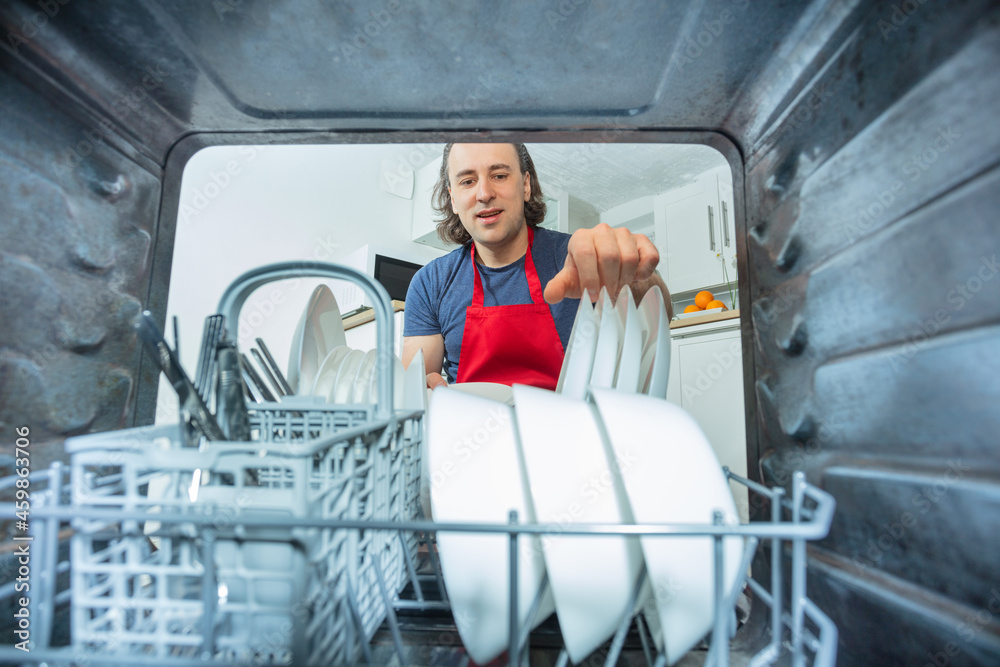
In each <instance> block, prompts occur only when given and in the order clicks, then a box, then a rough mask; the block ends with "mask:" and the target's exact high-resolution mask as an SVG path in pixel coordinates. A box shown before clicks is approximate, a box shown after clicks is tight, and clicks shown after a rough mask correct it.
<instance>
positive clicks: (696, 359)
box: [667, 319, 749, 522]
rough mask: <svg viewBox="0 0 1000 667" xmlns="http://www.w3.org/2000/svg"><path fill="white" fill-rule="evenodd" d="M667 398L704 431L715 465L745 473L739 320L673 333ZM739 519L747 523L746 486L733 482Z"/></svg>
mask: <svg viewBox="0 0 1000 667" xmlns="http://www.w3.org/2000/svg"><path fill="white" fill-rule="evenodd" d="M670 353H671V356H670V358H671V363H670V377H669V380H668V384H667V400H669V401H672V402H673V403H676V404H678V405H680V406H681V407H683V408H684V409H685V410H687V411H688V412H689V413H691V415H692V416H693V417H694V419H695V421H697V422H698V425H699V426H701V428H702V430H703V431H704V432H705V436H706V437H707V438H708V441H709V442H710V443H711V445H712V449H713V450H714V451H715V454H716V456H718V458H719V462H720V463H721V464H722V465H725V466H729V469H730V470H732V471H733V472H734V473H736V474H737V475H741V476H744V477H745V476H746V474H747V450H746V442H747V440H746V422H745V418H744V415H745V410H744V401H743V354H742V348H741V340H740V326H739V320H738V319H737V320H725V321H723V322H717V323H713V324H703V325H696V326H691V327H684V328H679V329H674V330H673V331H672V335H671V341H670ZM731 488H732V489H733V493H734V495H735V497H736V506H737V508H738V509H739V512H740V518H741V519H742V520H743V521H744V522H746V521H747V520H748V519H749V505H748V502H747V500H748V499H747V493H746V487H741V486H737V485H735V484H731Z"/></svg>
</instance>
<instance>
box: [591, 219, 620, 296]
mask: <svg viewBox="0 0 1000 667" xmlns="http://www.w3.org/2000/svg"><path fill="white" fill-rule="evenodd" d="M594 232H595V234H594V247H595V249H596V251H597V266H598V270H599V271H600V284H601V285H604V286H605V287H607V288H608V292H609V293H610V294H611V298H612V299H614V298H615V297H617V296H618V288H619V285H620V284H621V266H622V255H621V250H620V249H619V247H618V236H617V234H616V233H615V230H613V229H612V228H611V227H609V226H607V225H600V226H598V227H595V228H594Z"/></svg>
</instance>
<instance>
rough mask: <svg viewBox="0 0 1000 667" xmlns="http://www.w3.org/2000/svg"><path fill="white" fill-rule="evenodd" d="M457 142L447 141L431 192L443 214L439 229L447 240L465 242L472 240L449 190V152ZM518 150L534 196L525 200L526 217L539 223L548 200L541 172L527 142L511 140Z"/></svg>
mask: <svg viewBox="0 0 1000 667" xmlns="http://www.w3.org/2000/svg"><path fill="white" fill-rule="evenodd" d="M454 145H455V144H453V143H452V144H447V145H446V146H445V147H444V159H443V160H441V173H440V175H439V176H438V182H437V183H436V184H435V185H434V193H433V194H432V195H431V202H432V204H433V207H434V210H435V211H437V213H438V215H439V216H440V217H439V218H438V220H437V233H438V236H439V237H441V240H442V241H444V242H445V243H455V244H457V245H463V244H465V243H467V242H468V241H471V240H472V237H471V236H469V232H467V231H465V227H463V226H462V220H461V219H460V218H459V217H458V214H457V213H455V211H454V210H452V207H451V194H450V193H449V192H448V156H449V155H451V147H452V146H454ZM511 145H512V146H513V147H514V151H515V152H516V153H517V162H518V167H519V168H520V169H521V173H522V174H528V175H529V176H530V177H531V196H530V198H529V199H528V201H526V202H524V219H525V221H526V222H527V223H528V224H529V225H530V226H532V227H537V226H538V225H539V224H541V222H542V220H544V219H545V200H544V199H542V186H541V185H540V184H539V183H538V174H537V173H535V163H534V162H532V161H531V156H530V155H528V149H527V148H526V147H525V145H524V144H511Z"/></svg>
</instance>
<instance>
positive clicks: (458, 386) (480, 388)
mask: <svg viewBox="0 0 1000 667" xmlns="http://www.w3.org/2000/svg"><path fill="white" fill-rule="evenodd" d="M448 387H449V388H450V389H454V390H455V391H461V392H463V393H466V394H472V395H473V396H479V397H480V398H488V399H490V400H491V401H498V402H500V403H506V404H507V405H514V391H513V390H512V389H511V388H510V387H509V386H508V385H505V384H499V383H497V382H456V383H455V384H450V385H448Z"/></svg>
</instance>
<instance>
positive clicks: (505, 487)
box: [411, 364, 553, 665]
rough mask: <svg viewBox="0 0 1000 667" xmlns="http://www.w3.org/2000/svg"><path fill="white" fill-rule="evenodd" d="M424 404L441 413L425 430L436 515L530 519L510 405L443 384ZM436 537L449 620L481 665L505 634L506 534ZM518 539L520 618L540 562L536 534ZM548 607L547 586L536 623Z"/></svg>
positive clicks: (536, 586)
mask: <svg viewBox="0 0 1000 667" xmlns="http://www.w3.org/2000/svg"><path fill="white" fill-rule="evenodd" d="M412 367H413V366H412V364H411V368H412ZM430 412H431V414H432V415H446V416H447V417H446V418H434V419H431V420H430V421H429V422H428V424H427V430H426V433H427V441H426V445H427V448H426V450H425V451H426V453H427V458H428V460H429V469H430V471H431V473H430V478H431V505H432V507H433V510H434V519H435V520H436V521H457V522H470V521H475V522H489V523H506V522H507V520H508V514H509V512H510V510H512V509H513V510H517V512H518V517H519V520H520V521H522V522H524V523H528V522H534V520H535V517H534V513H533V512H532V510H531V503H530V501H529V498H528V493H527V490H526V488H525V485H524V482H523V478H522V474H521V463H520V458H519V456H518V445H517V431H516V429H515V428H514V419H513V411H512V410H511V408H510V407H509V406H507V405H504V404H503V403H498V402H496V401H491V400H489V399H485V398H481V397H479V396H472V395H470V394H465V393H462V392H460V391H455V390H454V389H453V388H450V387H442V388H439V389H435V390H434V393H433V395H432V397H431V405H430ZM437 541H438V553H439V556H440V558H441V570H442V574H443V575H444V581H445V586H446V588H447V590H448V597H449V599H450V600H451V607H452V613H453V614H454V618H455V625H456V626H457V628H458V632H459V635H460V636H461V638H462V642H463V643H464V644H465V648H466V650H467V651H468V653H469V656H470V657H471V658H472V659H473V660H474V661H475V662H476V663H477V664H480V665H484V664H486V663H488V662H490V661H491V660H493V659H494V658H496V657H497V656H498V655H500V653H502V652H503V651H504V649H506V648H507V643H508V640H509V627H510V620H509V612H510V606H509V590H508V587H509V583H510V579H509V576H510V575H509V572H508V562H507V561H508V552H509V549H508V538H507V536H506V535H501V534H494V535H490V534H475V533H449V532H439V533H438V534H437ZM519 545H520V553H519V557H518V614H519V619H520V623H524V622H526V619H527V615H528V611H529V609H530V607H531V603H532V601H533V600H534V599H535V596H536V595H537V594H538V592H539V590H540V588H541V583H542V578H543V575H544V573H545V568H544V563H543V559H542V555H541V547H540V546H539V544H538V539H537V538H533V537H528V536H522V537H521V538H520V539H519ZM552 609H553V602H552V595H551V593H549V592H548V591H547V590H546V592H545V593H544V594H543V597H542V600H541V607H540V609H539V610H538V613H537V614H536V616H535V625H537V624H538V623H541V622H542V621H543V620H545V618H546V617H548V615H549V614H550V613H551V612H552Z"/></svg>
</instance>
